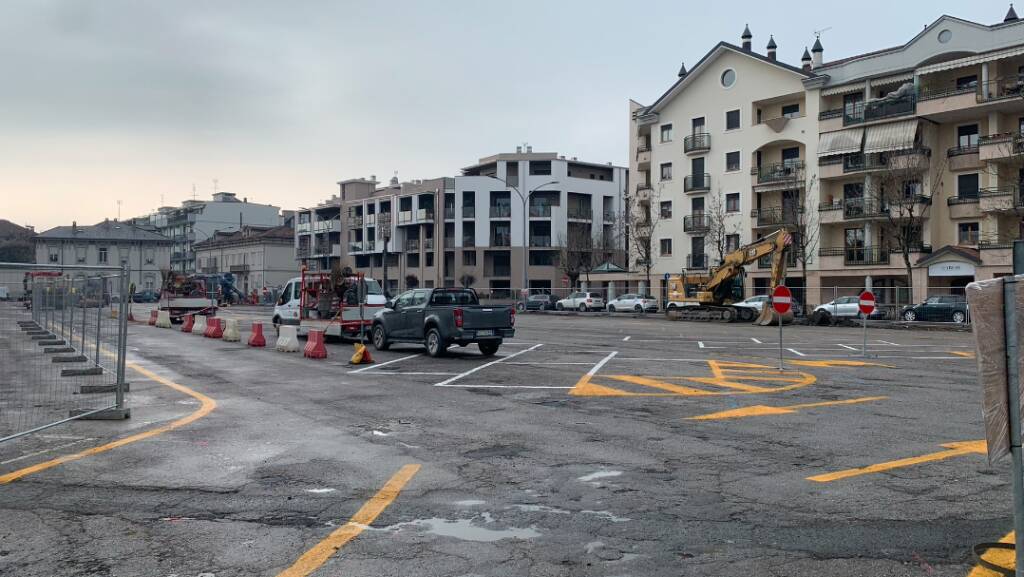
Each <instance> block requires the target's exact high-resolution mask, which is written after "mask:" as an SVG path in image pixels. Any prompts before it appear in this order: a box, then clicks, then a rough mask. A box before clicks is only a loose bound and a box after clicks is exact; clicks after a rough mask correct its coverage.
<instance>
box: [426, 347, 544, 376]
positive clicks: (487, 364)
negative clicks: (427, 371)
mask: <svg viewBox="0 0 1024 577" xmlns="http://www.w3.org/2000/svg"><path fill="white" fill-rule="evenodd" d="M542 346H544V343H537V344H535V345H533V346H532V347H530V348H528V349H523V350H521V351H519V352H517V353H512V354H511V355H509V356H507V357H501V358H500V359H497V360H494V361H491V362H489V363H485V364H482V365H480V366H478V367H473V368H472V369H469V370H468V371H465V372H462V373H459V374H458V375H455V376H454V377H452V378H450V379H448V380H445V381H441V382H440V383H435V384H434V386H435V387H453V386H454V387H458V386H461V385H452V384H451V383H454V382H455V381H457V380H459V379H461V378H463V377H468V376H469V375H472V374H473V373H475V372H477V371H480V370H483V369H486V368H487V367H489V366H491V365H496V364H498V363H500V362H502V361H507V360H508V359H512V358H515V357H518V356H519V355H521V354H523V353H528V352H530V351H532V350H535V349H538V348H540V347H542Z"/></svg>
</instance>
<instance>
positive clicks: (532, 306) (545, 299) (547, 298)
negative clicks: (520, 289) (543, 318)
mask: <svg viewBox="0 0 1024 577" xmlns="http://www.w3.org/2000/svg"><path fill="white" fill-rule="evenodd" d="M556 303H558V297H556V296H555V295H530V298H528V299H526V304H525V305H524V304H523V303H522V302H520V303H518V304H517V305H516V306H518V307H519V309H520V310H522V309H523V308H525V309H526V310H528V311H553V310H555V304H556Z"/></svg>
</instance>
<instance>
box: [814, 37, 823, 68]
mask: <svg viewBox="0 0 1024 577" xmlns="http://www.w3.org/2000/svg"><path fill="white" fill-rule="evenodd" d="M824 60H825V49H824V48H822V46H821V37H820V36H819V37H817V38H815V39H814V46H812V47H811V68H812V69H813V68H819V67H821V65H822V64H823V63H824Z"/></svg>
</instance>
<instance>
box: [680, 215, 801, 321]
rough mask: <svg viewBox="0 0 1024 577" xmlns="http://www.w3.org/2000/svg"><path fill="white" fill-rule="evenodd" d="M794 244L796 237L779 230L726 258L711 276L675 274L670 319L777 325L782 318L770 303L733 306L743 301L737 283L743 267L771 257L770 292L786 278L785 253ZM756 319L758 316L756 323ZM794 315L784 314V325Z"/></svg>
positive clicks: (713, 269)
mask: <svg viewBox="0 0 1024 577" xmlns="http://www.w3.org/2000/svg"><path fill="white" fill-rule="evenodd" d="M792 244H793V236H792V235H791V234H789V233H788V232H786V230H785V229H780V230H778V231H776V232H774V233H772V234H770V235H768V236H766V237H764V238H761V239H759V240H757V241H756V242H752V243H750V244H748V245H746V246H742V247H740V248H739V249H737V250H735V251H733V252H731V253H729V254H727V255H725V258H723V259H722V264H720V265H718V266H716V267H712V268H711V271H710V274H709V275H687V274H682V275H673V276H670V277H669V279H668V302H669V305H668V308H667V310H666V314H668V315H669V317H670V318H674V319H679V320H686V321H711V322H714V321H717V322H726V323H730V322H733V321H746V322H750V321H754V322H755V323H756V324H759V325H774V324H776V323H778V322H779V320H780V319H779V315H778V313H776V312H775V309H773V308H772V307H771V305H770V303H765V304H764V306H763V307H761V313H760V315H758V314H757V311H756V309H753V308H750V307H737V306H733V303H736V302H739V301H740V300H743V297H742V291H740V294H739V295H737V294H735V291H734V284H735V282H734V281H735V280H736V279H737V277H739V276H740V275H741V274H742V273H743V267H744V265H748V264H750V263H752V262H754V261H756V260H758V259H760V258H763V257H766V256H768V255H771V257H772V269H771V271H772V277H771V287H770V288H771V289H772V290H774V288H775V287H776V286H778V285H779V284H780V283H782V281H783V280H784V279H785V277H786V251H787V250H789V247H790V245H792ZM755 316H756V317H757V318H756V320H755ZM792 320H793V313H792V312H790V313H786V314H785V315H782V319H781V321H782V322H783V324H785V323H789V322H792Z"/></svg>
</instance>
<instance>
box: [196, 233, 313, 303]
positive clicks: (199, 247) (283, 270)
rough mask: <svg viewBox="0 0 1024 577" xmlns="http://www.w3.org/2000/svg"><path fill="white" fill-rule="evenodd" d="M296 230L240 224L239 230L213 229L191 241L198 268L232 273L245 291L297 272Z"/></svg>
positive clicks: (277, 283) (277, 284) (277, 282)
mask: <svg viewBox="0 0 1024 577" xmlns="http://www.w3.org/2000/svg"><path fill="white" fill-rule="evenodd" d="M294 237H295V232H294V230H292V228H291V227H289V226H276V227H258V226H249V225H246V226H243V227H242V230H241V231H233V232H215V233H214V234H213V238H210V239H207V240H204V241H200V242H197V243H195V244H194V245H193V247H194V249H195V253H196V262H197V263H198V266H199V272H201V273H204V274H222V273H231V274H232V275H234V277H235V287H236V288H238V290H240V291H242V292H243V293H245V294H247V295H248V294H250V293H251V292H252V291H258V292H260V293H262V291H263V289H264V288H276V287H281V286H283V285H284V284H285V283H286V282H287V281H288V280H289V279H291V278H292V277H294V276H296V275H297V274H298V267H297V266H296V264H295V251H294Z"/></svg>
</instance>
